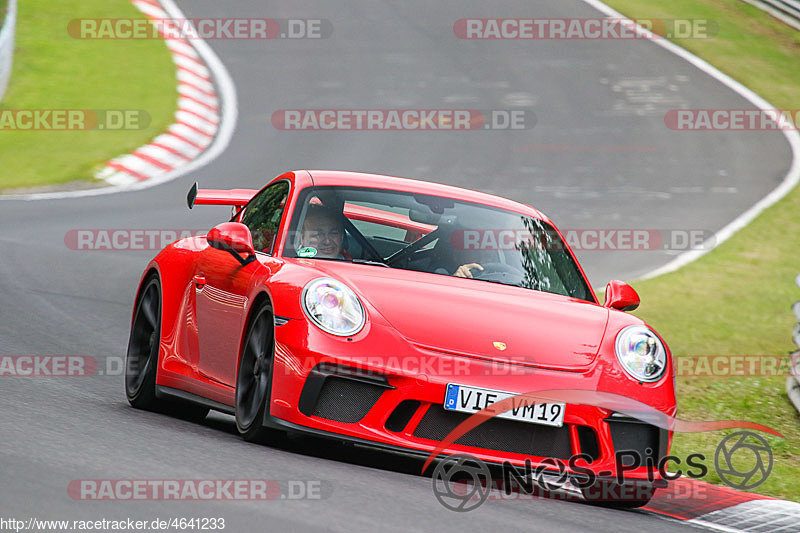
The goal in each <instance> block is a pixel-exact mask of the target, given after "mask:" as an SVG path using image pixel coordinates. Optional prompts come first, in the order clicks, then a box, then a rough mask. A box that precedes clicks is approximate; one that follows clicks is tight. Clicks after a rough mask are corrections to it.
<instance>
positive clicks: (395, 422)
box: [386, 400, 421, 433]
mask: <svg viewBox="0 0 800 533" xmlns="http://www.w3.org/2000/svg"><path fill="white" fill-rule="evenodd" d="M420 405H421V402H419V401H417V400H403V401H402V402H400V404H399V405H398V406H397V407H395V409H394V411H392V414H390V415H389V418H387V419H386V429H388V430H389V431H394V432H395V433H400V432H401V431H403V430H404V429H405V427H406V425H407V424H408V422H409V421H410V420H411V417H412V416H414V413H416V412H417V409H419V406H420Z"/></svg>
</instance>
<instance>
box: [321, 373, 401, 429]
mask: <svg viewBox="0 0 800 533" xmlns="http://www.w3.org/2000/svg"><path fill="white" fill-rule="evenodd" d="M384 390H386V389H385V388H384V387H381V386H378V385H371V384H369V383H364V382H363V381H355V380H352V379H347V378H340V377H335V376H331V377H328V378H327V379H326V380H325V383H324V384H323V385H322V390H321V391H320V393H319V396H318V398H317V404H316V406H314V412H313V413H312V414H313V415H314V416H318V417H320V418H327V419H328V420H335V421H337V422H349V423H352V422H358V421H359V420H361V419H362V418H364V415H366V414H367V412H368V411H369V410H370V409H371V408H372V406H373V405H375V402H377V401H378V398H380V396H381V394H382V393H383V391H384Z"/></svg>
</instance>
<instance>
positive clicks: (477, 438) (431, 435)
mask: <svg viewBox="0 0 800 533" xmlns="http://www.w3.org/2000/svg"><path fill="white" fill-rule="evenodd" d="M469 417H470V415H469V414H466V413H456V412H453V411H446V410H445V409H444V408H443V407H441V406H439V405H431V406H430V408H429V409H428V411H427V412H426V413H425V416H424V417H422V420H421V421H420V423H419V425H418V426H417V427H416V429H415V430H414V436H415V437H418V438H421V439H430V440H436V441H441V440H442V439H444V438H445V437H446V436H447V434H448V433H450V432H451V431H452V430H453V429H455V427H456V426H458V425H459V424H460V423H461V422H463V421H464V420H466V419H467V418H469ZM455 443H456V444H460V445H462V446H472V447H475V448H484V449H487V450H497V451H502V452H510V453H520V454H526V455H532V456H537V457H552V458H555V459H568V458H569V457H570V455H572V449H571V447H570V437H569V427H568V426H566V425H564V426H562V427H560V428H559V427H551V426H543V425H540V424H529V423H527V422H516V421H514V420H505V419H502V418H492V419H490V420H487V421H486V422H484V423H482V424H481V425H479V426H478V427H476V428H475V429H473V430H472V431H469V432H468V433H467V434H465V435H463V436H461V437H460V438H459V439H458V440H456V441H455Z"/></svg>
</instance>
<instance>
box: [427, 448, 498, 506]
mask: <svg viewBox="0 0 800 533" xmlns="http://www.w3.org/2000/svg"><path fill="white" fill-rule="evenodd" d="M432 479H433V493H434V495H435V496H436V499H437V500H439V503H441V504H442V505H443V506H445V507H446V508H447V509H450V510H451V511H456V512H459V513H461V512H466V511H471V510H473V509H475V508H477V507H480V506H481V505H482V504H483V502H485V501H486V498H488V497H489V490H490V488H491V481H492V480H491V472H490V471H489V466H488V465H487V464H486V463H485V462H483V461H481V460H480V459H476V458H474V457H470V456H468V455H449V456H448V457H447V458H446V459H444V460H442V461H441V462H440V463H439V464H437V465H436V468H435V469H434V470H433V477H432Z"/></svg>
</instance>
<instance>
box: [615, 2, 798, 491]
mask: <svg viewBox="0 0 800 533" xmlns="http://www.w3.org/2000/svg"><path fill="white" fill-rule="evenodd" d="M606 3H607V4H608V5H610V6H611V7H613V8H614V9H617V10H618V11H620V12H621V13H623V14H625V15H626V16H629V17H639V18H645V17H660V18H692V19H697V18H703V19H710V20H713V21H716V22H717V24H718V25H719V33H718V34H717V35H716V36H715V37H714V38H712V39H686V40H680V39H676V40H675V42H676V43H677V44H679V45H680V46H682V47H684V48H686V49H687V50H690V51H691V52H693V53H694V54H696V55H698V56H700V57H702V58H703V59H705V60H706V61H708V62H709V63H711V64H712V65H714V66H716V67H717V68H718V69H720V70H721V71H723V72H725V73H726V74H728V75H730V76H731V77H733V78H734V79H736V80H738V81H740V82H742V83H744V84H745V85H746V86H747V87H749V88H751V89H753V90H755V91H756V92H757V93H758V94H759V95H761V96H762V97H764V98H765V99H766V100H767V101H769V102H770V103H771V104H772V105H774V106H775V107H778V108H788V109H794V108H797V107H798V104H800V69H798V68H797V67H798V65H800V32H797V31H795V30H793V29H791V28H789V27H788V26H786V25H784V24H782V23H780V22H778V21H776V20H775V19H773V18H772V17H770V16H769V15H767V14H765V13H763V12H762V11H760V10H758V9H756V8H754V7H752V6H750V5H748V4H745V3H743V2H740V1H738V0H672V1H670V2H659V1H656V0H606ZM798 272H800V189H797V188H795V189H794V190H793V191H792V192H791V193H790V194H789V195H788V196H786V197H785V198H784V199H782V200H781V201H780V202H778V203H777V204H776V205H774V206H773V207H771V208H769V209H768V210H767V211H765V212H764V213H762V214H761V215H760V216H759V217H758V218H757V219H756V220H755V221H754V222H753V223H752V224H750V225H749V226H748V227H746V228H745V229H743V230H741V231H739V232H738V233H737V234H736V235H734V236H733V237H732V238H731V239H730V240H728V241H727V242H725V243H723V244H722V245H720V246H719V247H718V248H717V249H715V250H714V251H712V252H711V253H709V254H707V255H705V256H704V257H702V258H701V259H699V260H698V261H696V262H694V263H691V264H690V265H688V266H686V267H684V268H682V269H680V270H679V271H677V272H674V273H671V274H667V275H664V276H660V277H658V278H655V279H651V280H647V281H640V282H637V283H635V284H634V286H635V288H636V290H637V291H638V292H639V295H640V296H641V298H642V306H641V307H640V310H639V311H637V314H638V315H639V316H641V317H642V318H643V319H645V320H647V321H648V322H649V323H650V324H651V325H652V326H653V327H654V328H656V329H657V330H658V331H659V333H661V334H662V335H663V336H664V337H665V339H666V340H667V341H668V343H669V345H670V348H671V349H672V351H673V353H674V354H676V355H678V356H681V355H704V354H718V355H742V354H773V355H784V354H789V353H791V351H792V350H794V349H796V347H794V345H793V343H792V340H791V330H792V326H793V324H794V322H795V321H796V320H795V318H794V315H793V313H792V311H791V305H792V303H794V302H795V301H797V300H800V288H798V287H797V286H796V285H795V283H794V279H795V276H797V274H798ZM785 383H786V378H785V377H781V378H777V377H776V378H752V377H747V378H744V377H743V378H726V377H717V378H685V377H681V378H678V383H677V386H678V410H679V412H678V416H679V417H681V418H684V419H689V420H719V419H745V420H750V421H754V422H759V423H761V424H765V425H767V426H770V427H772V428H774V429H776V430H777V431H779V432H780V433H782V434H783V435H784V436H785V437H786V439H779V438H774V437H769V438H768V439H767V440H768V441H769V442H770V444H771V446H772V447H773V449H774V451H775V466H774V470H773V472H772V475H771V476H770V478H769V480H768V481H767V482H766V483H765V484H764V485H761V486H760V487H757V488H756V489H755V491H756V492H759V493H761V494H767V495H772V496H776V497H782V498H788V499H791V500H798V499H800V446H799V445H798V443H800V416H798V414H797V412H796V411H795V409H794V408H793V406H792V404H791V402H790V401H789V399H788V398H787V396H786V392H785ZM727 433H728V432H713V433H701V434H676V435H675V441H674V444H675V445H674V448H673V452H674V453H675V454H676V455H678V456H680V457H686V456H687V455H688V454H690V453H693V452H700V453H704V454H705V455H706V456H707V457H711V458H713V455H714V450H715V448H716V445H717V444H718V443H719V441H720V439H721V438H722V437H723V435H725V434H727ZM712 460H713V459H712ZM712 464H713V463H712ZM710 471H711V473H710V475H709V477H708V478H707V480H708V481H711V482H717V483H719V479H717V478H716V474H715V472H714V469H713V468H711V469H710Z"/></svg>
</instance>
